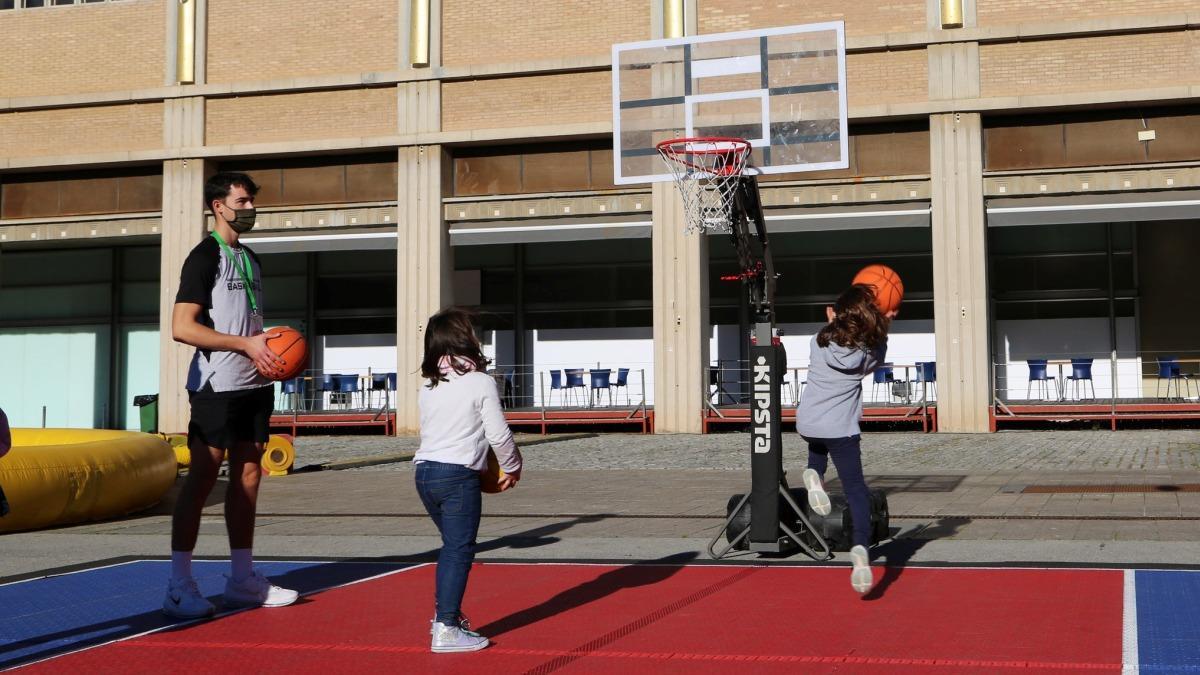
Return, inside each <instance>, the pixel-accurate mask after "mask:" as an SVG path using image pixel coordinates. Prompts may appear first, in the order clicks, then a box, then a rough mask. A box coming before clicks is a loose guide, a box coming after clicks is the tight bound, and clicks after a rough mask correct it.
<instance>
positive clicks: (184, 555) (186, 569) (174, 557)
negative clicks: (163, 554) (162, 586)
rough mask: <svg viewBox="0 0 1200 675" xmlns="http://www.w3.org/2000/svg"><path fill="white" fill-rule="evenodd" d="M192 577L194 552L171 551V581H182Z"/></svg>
mask: <svg viewBox="0 0 1200 675" xmlns="http://www.w3.org/2000/svg"><path fill="white" fill-rule="evenodd" d="M191 576H192V552H191V551H171V579H172V580H174V581H180V580H183V579H187V578H189V577H191Z"/></svg>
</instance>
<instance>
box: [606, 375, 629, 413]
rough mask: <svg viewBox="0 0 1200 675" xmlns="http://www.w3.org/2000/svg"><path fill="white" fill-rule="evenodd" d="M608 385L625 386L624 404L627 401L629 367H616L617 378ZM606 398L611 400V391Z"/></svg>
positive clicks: (613, 386)
mask: <svg viewBox="0 0 1200 675" xmlns="http://www.w3.org/2000/svg"><path fill="white" fill-rule="evenodd" d="M608 386H610V387H612V388H613V389H620V388H621V387H624V388H625V403H626V404H628V403H629V369H628V368H617V379H616V380H615V381H613V382H611V383H610V384H609V385H608ZM617 393H620V392H619V391H618V392H617ZM608 399H609V400H610V401H611V400H612V393H611V392H609V395H608Z"/></svg>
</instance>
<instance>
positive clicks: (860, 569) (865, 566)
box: [850, 544, 875, 593]
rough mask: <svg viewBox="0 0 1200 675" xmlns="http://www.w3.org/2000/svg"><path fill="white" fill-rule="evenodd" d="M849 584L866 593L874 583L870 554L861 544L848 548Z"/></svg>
mask: <svg viewBox="0 0 1200 675" xmlns="http://www.w3.org/2000/svg"><path fill="white" fill-rule="evenodd" d="M850 563H851V564H852V565H854V569H852V570H850V585H851V586H853V587H854V590H856V591H858V592H859V593H866V592H867V591H869V590H871V586H872V585H874V584H875V575H874V574H873V573H872V572H871V556H870V555H869V554H868V553H867V549H866V548H865V547H863V546H862V545H861V544H860V545H858V546H853V547H851V548H850Z"/></svg>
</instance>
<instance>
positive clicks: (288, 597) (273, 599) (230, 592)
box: [225, 570, 300, 607]
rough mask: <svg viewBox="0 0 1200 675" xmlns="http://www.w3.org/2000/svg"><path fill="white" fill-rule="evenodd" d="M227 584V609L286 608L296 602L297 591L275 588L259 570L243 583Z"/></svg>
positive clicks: (231, 581) (233, 582) (230, 580)
mask: <svg viewBox="0 0 1200 675" xmlns="http://www.w3.org/2000/svg"><path fill="white" fill-rule="evenodd" d="M228 579H229V580H228V581H226V582H225V606H226V607H285V606H287V605H290V604H292V603H293V602H295V601H296V598H299V597H300V594H299V593H297V592H296V591H292V590H288V589H286V588H280V587H278V586H275V585H274V584H272V583H271V582H270V581H267V578H266V577H264V576H263V575H262V574H259V572H258V570H255V571H254V572H253V573H252V574H251V575H250V576H248V577H246V578H245V579H243V580H241V581H234V580H233V577H228Z"/></svg>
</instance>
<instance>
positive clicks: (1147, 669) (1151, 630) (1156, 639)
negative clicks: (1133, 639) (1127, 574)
mask: <svg viewBox="0 0 1200 675" xmlns="http://www.w3.org/2000/svg"><path fill="white" fill-rule="evenodd" d="M1135 583H1136V586H1137V621H1138V624H1137V633H1138V661H1139V665H1140V670H1141V672H1143V673H1189V672H1193V673H1200V572H1190V571H1138V572H1137V573H1136V576H1135Z"/></svg>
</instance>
